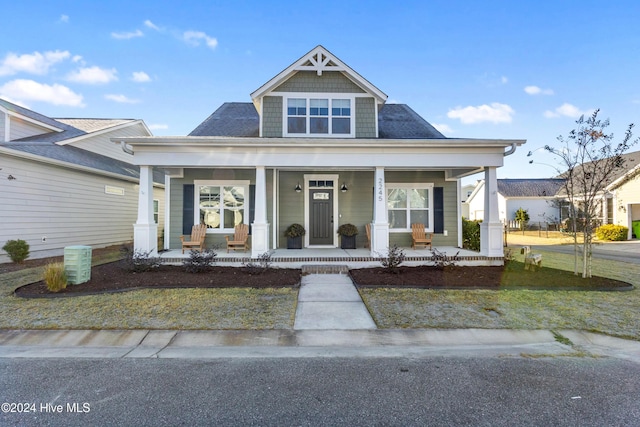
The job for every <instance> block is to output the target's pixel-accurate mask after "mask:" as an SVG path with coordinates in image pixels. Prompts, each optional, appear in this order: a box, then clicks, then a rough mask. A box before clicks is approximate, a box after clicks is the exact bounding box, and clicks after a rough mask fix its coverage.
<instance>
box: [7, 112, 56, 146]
mask: <svg viewBox="0 0 640 427" xmlns="http://www.w3.org/2000/svg"><path fill="white" fill-rule="evenodd" d="M9 132H10V133H9V141H15V140H16V139H21V138H27V137H29V136H34V135H42V134H43V133H49V132H53V131H51V130H49V129H45V128H43V127H40V126H36V125H34V124H32V123H29V122H26V121H24V120H21V119H18V118H16V117H12V118H11V119H10V123H9Z"/></svg>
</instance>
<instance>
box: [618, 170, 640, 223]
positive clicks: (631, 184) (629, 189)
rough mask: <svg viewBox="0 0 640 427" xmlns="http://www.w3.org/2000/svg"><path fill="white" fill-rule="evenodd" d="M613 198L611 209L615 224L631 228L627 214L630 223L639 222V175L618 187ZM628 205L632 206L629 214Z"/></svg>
mask: <svg viewBox="0 0 640 427" xmlns="http://www.w3.org/2000/svg"><path fill="white" fill-rule="evenodd" d="M615 197H616V201H615V203H614V207H613V209H614V217H613V221H614V223H615V224H618V225H624V226H625V227H631V226H632V224H629V214H630V215H631V220H632V221H640V173H638V174H636V176H634V177H633V178H631V179H630V180H629V181H627V182H625V183H624V184H623V185H621V186H620V187H618V189H617V190H616V192H615ZM628 205H633V206H631V212H629V211H628V209H629V207H628Z"/></svg>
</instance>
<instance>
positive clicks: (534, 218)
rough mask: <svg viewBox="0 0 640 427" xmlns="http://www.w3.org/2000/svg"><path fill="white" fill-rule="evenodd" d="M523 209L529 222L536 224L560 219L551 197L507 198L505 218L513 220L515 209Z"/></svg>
mask: <svg viewBox="0 0 640 427" xmlns="http://www.w3.org/2000/svg"><path fill="white" fill-rule="evenodd" d="M520 208H522V209H524V210H525V211H527V213H528V214H529V223H530V224H537V223H539V222H558V221H559V220H560V211H559V210H558V207H556V206H554V203H553V199H544V198H539V197H536V198H525V197H522V198H515V197H514V198H509V199H507V205H506V215H507V218H506V219H507V220H514V219H515V217H516V211H517V210H518V209H520Z"/></svg>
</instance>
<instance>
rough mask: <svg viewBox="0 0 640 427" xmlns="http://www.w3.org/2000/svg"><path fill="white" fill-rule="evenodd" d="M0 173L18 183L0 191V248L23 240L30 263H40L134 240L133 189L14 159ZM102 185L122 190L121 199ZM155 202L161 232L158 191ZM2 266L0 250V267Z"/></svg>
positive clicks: (160, 194)
mask: <svg viewBox="0 0 640 427" xmlns="http://www.w3.org/2000/svg"><path fill="white" fill-rule="evenodd" d="M2 167H3V172H6V173H9V174H11V175H13V176H15V177H16V178H17V179H16V180H14V181H6V185H5V184H3V185H1V186H0V200H2V203H0V218H2V227H0V242H5V241H7V240H10V239H23V240H26V241H27V243H29V245H30V252H31V258H42V257H47V256H54V255H61V254H62V253H63V249H64V247H65V246H69V245H90V246H93V247H104V246H109V245H114V244H120V243H124V242H130V241H132V240H133V224H134V223H135V222H136V218H137V206H138V185H137V184H136V183H134V182H130V181H123V180H118V179H114V178H110V177H104V176H100V175H96V174H91V173H86V172H80V171H75V170H72V169H69V168H62V167H58V166H53V165H50V164H47V163H40V162H33V161H29V160H25V159H20V158H18V157H13V156H3V165H2ZM106 185H109V186H114V187H119V188H123V189H124V195H123V196H119V195H111V194H106V193H105V186H106ZM154 198H156V199H159V200H160V212H159V213H160V220H159V227H160V229H162V226H163V224H164V194H163V190H160V189H156V190H154ZM43 237H46V241H45V242H42V238H43ZM7 260H8V257H7V256H6V254H5V253H4V252H3V251H1V250H0V262H6V261H7Z"/></svg>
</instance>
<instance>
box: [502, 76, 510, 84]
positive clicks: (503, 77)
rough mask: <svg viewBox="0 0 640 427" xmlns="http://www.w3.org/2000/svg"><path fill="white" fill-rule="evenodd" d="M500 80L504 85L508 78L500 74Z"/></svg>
mask: <svg viewBox="0 0 640 427" xmlns="http://www.w3.org/2000/svg"><path fill="white" fill-rule="evenodd" d="M500 82H501V83H502V84H503V85H506V84H507V83H509V79H508V78H507V77H506V76H502V77H500Z"/></svg>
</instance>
